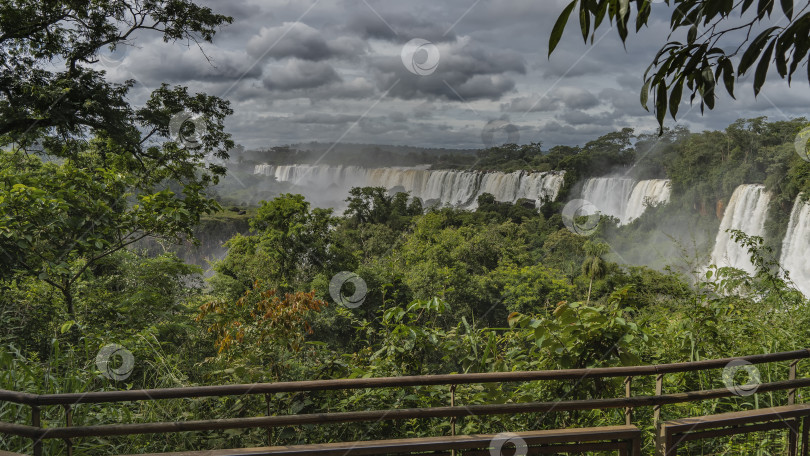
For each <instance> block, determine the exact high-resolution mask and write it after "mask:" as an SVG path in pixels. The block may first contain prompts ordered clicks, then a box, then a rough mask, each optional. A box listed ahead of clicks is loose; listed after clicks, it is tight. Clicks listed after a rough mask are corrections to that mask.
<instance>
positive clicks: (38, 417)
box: [31, 405, 42, 456]
mask: <svg viewBox="0 0 810 456" xmlns="http://www.w3.org/2000/svg"><path fill="white" fill-rule="evenodd" d="M31 426H34V427H37V428H41V427H42V414H41V412H40V409H39V406H38V405H32V406H31ZM31 440H33V442H34V456H42V436H40V435H37V436H36V437H34V438H32V439H31Z"/></svg>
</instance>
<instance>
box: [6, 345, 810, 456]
mask: <svg viewBox="0 0 810 456" xmlns="http://www.w3.org/2000/svg"><path fill="white" fill-rule="evenodd" d="M805 358H810V349H805V350H797V351H791V352H782V353H772V354H762V355H751V356H742V357H737V358H725V359H714V360H704V361H694V362H685V363H674V364H660V365H648V366H632V367H610V368H593V369H563V370H547V371H523V372H493V373H480V374H450V375H423V376H406V377H383V378H356V379H335V380H314V381H299V382H283V383H255V384H239V385H219V386H195V387H184V388H161V389H149V390H129V391H101V392H86V393H66V394H30V393H26V392H17V391H8V390H0V401H6V402H10V403H16V404H21V405H25V406H28V407H30V408H31V423H30V424H19V423H6V422H0V434H2V435H6V436H20V437H24V438H28V439H31V441H32V448H33V454H34V455H35V456H40V455H41V454H42V442H43V441H44V440H46V439H62V440H64V441H65V443H66V445H67V452H68V454H69V455H72V452H73V451H72V448H73V445H72V439H76V438H80V437H81V438H84V437H103V436H120V435H133V434H165V433H177V432H187V431H211V430H225V429H245V428H272V427H278V426H289V425H302V424H329V423H349V422H371V421H383V420H404V419H415V418H450V419H451V422H454V421H455V420H456V419H458V418H463V417H466V416H484V415H505V414H516V413H532V412H563V411H573V410H597V409H624V415H625V423H626V424H631V423H632V412H633V409H635V408H639V407H652V408H653V424H654V425H655V424H658V422H659V420H660V411H661V407H662V406H664V405H669V404H678V403H686V402H698V401H703V400H707V399H715V398H723V397H732V396H735V395H737V393H735V392H734V391H733V390H732V389H729V388H719V389H708V390H697V391H688V392H675V393H667V394H665V393H664V391H663V385H664V382H663V380H664V376H665V375H666V374H672V373H679V372H696V371H705V370H710V369H722V368H724V367H726V366H727V365H728V364H729V363H730V362H732V361H739V360H742V361H746V362H748V363H751V364H762V363H774V362H785V361H789V362H790V365H789V366H790V367H789V371H788V378H787V379H786V380H781V381H775V382H768V383H761V384H759V385H758V387H757V390H756V393H757V394H758V393H765V392H772V391H787V403H788V404H793V403H794V402H795V397H796V390H797V389H798V388H805V387H810V378H796V365H797V363H798V362H799V360H801V359H805ZM649 376H654V377H655V394H654V395H646V396H644V395H642V396H635V395H633V387H632V385H633V381H634V379H635V378H636V377H649ZM596 378H623V379H624V384H625V396H624V397H615V398H603V399H588V400H564V401H554V402H527V403H509V404H481V405H466V406H459V405H456V404H455V394H454V391H455V386H456V385H465V384H480V383H495V382H527V381H537V380H549V381H553V380H577V381H584V380H588V379H596ZM429 385H444V386H448V387H450V391H451V402H450V404H451V405H450V406H446V407H430V408H405V409H388V410H367V411H351V412H334V413H315V414H300V415H283V416H260V417H250V418H223V419H208V420H196V421H179V422H152V423H128V424H106V425H93V426H74V425H73V419H72V417H73V413H72V410H73V407H75V406H76V405H78V404H100V403H118V402H132V401H153V400H160V399H186V398H200V397H224V396H254V395H269V394H272V393H292V392H313V391H334V390H354V389H368V388H403V387H415V386H429ZM266 397H267V396H266ZM52 406H61V407H63V408H64V410H65V425H64V426H60V427H47V428H45V427H42V423H41V417H42V409H43V407H52ZM268 409H269V407H268ZM268 411H269V410H268ZM268 414H269V413H268Z"/></svg>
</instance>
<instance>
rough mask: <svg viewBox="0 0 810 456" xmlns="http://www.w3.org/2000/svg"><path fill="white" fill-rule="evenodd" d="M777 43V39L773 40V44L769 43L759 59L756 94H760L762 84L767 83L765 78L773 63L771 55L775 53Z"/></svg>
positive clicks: (755, 80)
mask: <svg viewBox="0 0 810 456" xmlns="http://www.w3.org/2000/svg"><path fill="white" fill-rule="evenodd" d="M775 44H776V40H773V41H771V44H769V45H768V48H767V49H765V52H764V53H762V58H761V59H759V64H758V65H757V70H756V72H755V73H754V96H757V95H759V91H760V90H762V85H763V84H765V78H766V77H767V76H768V68H769V67H770V65H771V55H772V54H773V47H774V45H775Z"/></svg>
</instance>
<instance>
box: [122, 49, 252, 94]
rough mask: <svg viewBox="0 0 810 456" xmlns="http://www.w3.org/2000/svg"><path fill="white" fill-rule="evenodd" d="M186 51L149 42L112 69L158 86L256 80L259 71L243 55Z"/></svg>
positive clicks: (125, 76)
mask: <svg viewBox="0 0 810 456" xmlns="http://www.w3.org/2000/svg"><path fill="white" fill-rule="evenodd" d="M203 49H204V51H200V50H199V49H198V48H196V47H194V48H186V49H183V50H180V51H179V52H178V50H177V49H172V48H170V47H169V46H167V45H165V44H164V43H162V42H152V43H149V44H144V45H142V46H141V47H138V48H134V49H132V50H130V51H128V53H127V55H126V57H125V59H124V60H123V62H122V63H121V65H120V66H118V67H116V68H112V69H108V71H110V70H112V71H113V72H115V73H117V74H119V75H120V76H122V77H123V78H124V79H128V78H129V77H131V76H133V75H134V76H136V77H135V79H137V80H138V81H139V82H142V83H144V84H147V85H149V86H157V85H159V84H160V83H161V82H164V81H165V82H172V83H183V82H187V81H206V82H219V81H234V80H238V79H255V78H259V77H261V75H262V68H261V66H259V65H253V60H252V59H251V58H249V57H248V56H247V55H245V53H244V52H238V51H228V50H224V49H220V48H217V47H213V46H206V47H205V48H203Z"/></svg>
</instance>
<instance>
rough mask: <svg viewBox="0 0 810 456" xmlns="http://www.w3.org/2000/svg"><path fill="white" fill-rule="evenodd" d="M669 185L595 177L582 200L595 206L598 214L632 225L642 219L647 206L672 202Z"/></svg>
mask: <svg viewBox="0 0 810 456" xmlns="http://www.w3.org/2000/svg"><path fill="white" fill-rule="evenodd" d="M670 193H671V190H670V182H669V180H667V179H650V180H643V181H639V182H636V181H634V180H633V179H629V178H624V177H595V178H591V179H588V180H586V181H585V184H584V186H583V187H582V199H584V200H586V201H588V202H590V203H591V204H593V205H594V207H596V208H597V209H599V212H600V213H602V214H604V215H609V216H612V217H616V218H617V219H619V221H620V223H621V224H625V223H629V222H631V221H633V220H634V219H636V218H638V217H640V216H641V214H643V213H644V210H645V209H646V208H647V204H660V203H667V202H669V197H670Z"/></svg>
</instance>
